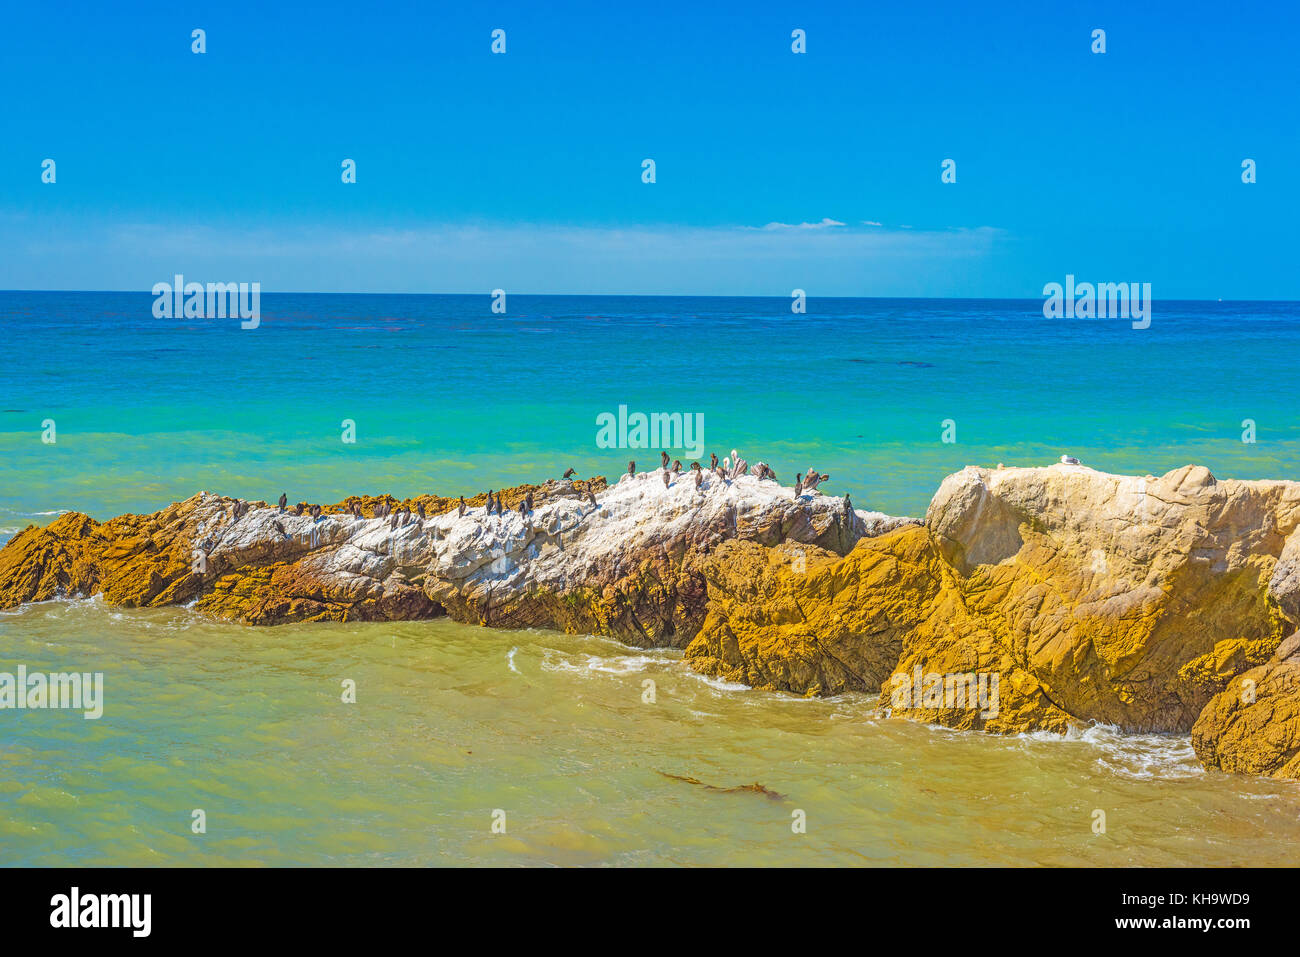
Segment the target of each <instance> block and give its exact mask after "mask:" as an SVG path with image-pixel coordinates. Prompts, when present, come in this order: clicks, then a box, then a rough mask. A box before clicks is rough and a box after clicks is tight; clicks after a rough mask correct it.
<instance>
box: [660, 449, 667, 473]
mask: <svg viewBox="0 0 1300 957" xmlns="http://www.w3.org/2000/svg"><path fill="white" fill-rule="evenodd" d="M659 455H660V456H661V457H662V461H661V462H660V463H659V467H660V468H661V469H664V470H665V471H667V469H668V453H667V452H660V453H659Z"/></svg>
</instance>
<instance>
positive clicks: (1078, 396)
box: [0, 293, 1300, 866]
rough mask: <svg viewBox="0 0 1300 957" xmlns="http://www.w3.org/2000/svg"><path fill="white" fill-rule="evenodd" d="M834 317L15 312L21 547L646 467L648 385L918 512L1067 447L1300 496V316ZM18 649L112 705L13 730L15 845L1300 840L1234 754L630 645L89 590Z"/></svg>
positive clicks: (278, 849)
mask: <svg viewBox="0 0 1300 957" xmlns="http://www.w3.org/2000/svg"><path fill="white" fill-rule="evenodd" d="M809 305H810V311H809V314H808V315H806V316H794V315H791V314H790V313H789V306H788V303H786V302H785V301H778V300H757V299H637V298H587V297H583V298H558V297H556V298H549V297H548V298H529V297H511V299H510V300H509V308H510V311H509V313H508V314H507V315H506V316H504V317H494V316H492V315H491V314H490V312H489V298H488V297H487V296H481V297H436V296H428V297H409V296H307V295H304V296H288V295H285V296H275V295H267V296H265V297H264V298H263V319H262V325H261V327H260V328H259V329H256V330H248V331H244V330H240V329H239V328H238V323H237V322H234V321H221V320H214V321H211V322H208V321H197V322H188V323H187V322H179V323H178V322H174V321H167V320H157V319H154V318H153V317H152V314H151V299H150V298H149V297H148V296H144V295H135V294H92V293H77V294H52V293H46V294H42V293H0V316H2V317H3V320H4V325H3V328H4V331H5V333H6V344H7V346H8V349H9V354H8V362H7V363H6V368H7V370H8V371H7V373H6V375H5V376H4V377H3V378H0V540H3V539H6V538H8V537H9V536H11V535H12V534H13V533H14V532H15V531H16V530H17V529H18V528H19V527H21V526H22V525H23V524H25V523H27V522H29V521H34V522H38V523H44V522H47V521H49V520H50V519H51V518H52V516H53V515H55V514H57V513H58V512H59V511H60V510H64V509H77V510H81V511H86V512H89V513H91V514H92V515H94V516H96V517H98V518H108V517H110V516H112V515H114V514H118V513H120V512H123V511H141V512H145V511H153V510H155V509H157V508H159V507H160V506H162V505H165V504H166V503H168V502H170V501H173V500H176V499H180V498H185V497H187V496H189V495H191V494H193V493H194V492H195V491H196V490H198V489H208V490H210V491H215V492H221V493H223V494H228V495H238V496H241V497H245V498H250V499H256V498H261V499H266V500H271V499H274V498H275V497H276V496H278V495H279V493H280V492H281V491H282V490H283V491H287V492H288V493H289V495H290V496H291V498H293V499H298V498H303V499H308V500H315V501H322V502H330V501H336V500H338V499H341V498H343V497H344V496H345V495H348V494H353V493H362V492H392V493H395V494H398V495H410V494H414V493H418V492H425V491H439V492H444V493H447V492H450V493H456V492H474V491H477V490H481V489H485V488H487V487H489V486H492V487H502V486H508V485H512V484H517V483H520V482H525V481H536V480H539V479H542V478H545V477H547V476H555V475H559V474H560V473H561V472H562V471H563V470H564V469H565V468H567V467H570V466H572V467H575V468H577V469H578V470H579V471H580V472H582V473H584V474H587V473H605V474H617V473H619V472H621V471H622V470H623V469H624V467H625V465H626V461H627V459H628V458H630V457H635V458H638V459H642V460H649V461H653V460H655V459H657V458H658V456H657V454H656V453H655V452H653V451H646V450H638V451H633V452H629V451H625V450H622V449H601V448H598V447H597V444H596V435H597V428H596V417H597V416H598V415H600V414H601V413H605V412H616V411H617V409H618V407H619V405H626V406H628V408H629V410H631V411H641V412H645V413H652V412H682V413H692V414H699V415H702V416H703V421H704V440H705V446H706V454H707V451H708V450H715V451H717V452H718V454H719V455H725V454H727V453H728V452H729V451H730V450H731V449H732V448H733V447H734V448H738V449H741V450H742V454H743V455H744V456H745V457H746V458H748V459H749V461H750V462H756V461H758V460H760V459H762V460H766V461H767V462H768V463H769V464H771V465H772V466H773V467H774V468H776V470H777V472H778V474H779V475H780V476H781V477H782V478H783V479H784V480H786V481H789V480H790V478H791V477H792V475H793V473H794V471H795V470H796V469H798V470H800V471H801V470H802V469H804V468H806V467H808V466H810V465H816V466H817V467H818V468H820V469H821V470H823V471H827V472H830V473H831V475H832V481H831V483H830V486H829V487H830V489H831V490H832V491H834V492H836V493H842V492H850V493H851V494H852V496H853V501H854V503H855V504H857V505H858V507H860V508H864V507H870V508H878V509H883V510H885V511H890V512H894V513H910V514H919V513H920V512H922V511H923V510H924V508H925V506H926V503H927V502H928V501H929V498H930V495H931V493H932V492H933V490H934V488H935V486H936V485H937V484H938V482H939V481H940V480H941V479H942V477H943V476H944V475H946V474H948V473H949V472H951V471H953V470H955V469H958V468H960V467H962V466H963V465H966V464H987V465H993V464H996V463H997V462H999V461H1001V462H1005V463H1007V464H1018V465H1028V464H1043V463H1047V462H1051V461H1054V460H1056V459H1057V458H1059V457H1060V455H1061V454H1062V453H1063V452H1069V453H1072V454H1074V455H1077V456H1078V457H1079V458H1080V459H1082V460H1083V461H1084V462H1085V463H1087V464H1089V465H1093V466H1095V467H1098V468H1103V469H1109V470H1114V471H1130V472H1139V473H1145V472H1148V471H1149V472H1153V473H1160V472H1163V471H1165V470H1167V469H1169V468H1173V467H1176V466H1179V465H1182V464H1185V463H1187V462H1198V463H1203V464H1205V465H1208V466H1209V467H1210V468H1211V469H1212V470H1213V471H1214V472H1215V473H1216V474H1217V475H1220V476H1224V477H1285V478H1296V477H1300V423H1298V422H1297V416H1296V409H1295V404H1296V400H1295V398H1294V390H1293V389H1292V388H1291V385H1290V383H1291V372H1292V369H1291V366H1292V364H1293V360H1294V357H1295V356H1296V355H1300V348H1297V347H1298V346H1300V306H1297V305H1296V304H1228V303H1224V304H1218V303H1215V304H1206V303H1200V304H1188V303H1164V304H1161V303H1156V307H1155V316H1154V320H1153V322H1152V325H1151V328H1150V329H1147V330H1133V329H1131V328H1130V326H1129V324H1128V323H1125V322H1105V321H1086V320H1081V321H1057V320H1052V321H1049V320H1045V319H1043V318H1042V315H1041V311H1040V310H1041V307H1040V304H1039V303H1038V302H950V301H922V300H918V301H901V300H900V301H883V300H874V301H873V300H859V301H855V300H831V301H817V300H814V301H811V302H810V304H809ZM345 418H346V419H352V420H354V421H355V423H356V429H357V441H356V443H355V444H345V443H343V442H342V441H340V435H341V422H342V420H344V419H345ZM1246 418H1250V419H1254V420H1255V422H1256V427H1257V434H1258V441H1257V442H1256V443H1254V444H1246V443H1243V442H1242V441H1241V433H1242V425H1241V422H1242V420H1243V419H1246ZM45 419H53V420H54V423H55V430H56V441H55V442H54V443H52V444H46V443H43V442H42V441H41V437H42V436H41V433H42V429H43V426H42V422H43V420H45ZM945 419H952V420H955V423H956V433H957V434H956V438H957V441H956V443H952V444H946V443H944V442H942V441H941V436H942V431H943V427H942V423H943V421H944V420H945ZM19 665H25V666H26V667H27V668H28V669H29V671H71V670H76V671H89V672H102V673H103V675H104V697H105V701H104V715H103V717H102V718H100V719H98V720H95V721H87V720H85V719H83V718H82V716H81V715H80V713H77V712H68V711H39V712H37V711H27V712H21V711H10V710H5V711H0V864H89V865H100V864H137V865H152V864H184V865H199V864H238V865H244V864H249V865H256V864H264V865H280V864H349V865H366V864H561V865H563V864H715V865H716V864H737V863H740V864H780V865H804V864H811V865H822V864H882V865H898V864H921V865H941V864H1012V865H1044V864H1045V865H1060V864H1077V865H1119V866H1130V865H1284V864H1289V863H1291V858H1292V857H1293V856H1294V855H1293V852H1292V849H1293V848H1294V847H1295V845H1296V843H1297V842H1300V787H1298V786H1297V785H1296V784H1295V782H1279V781H1269V780H1262V779H1253V778H1247V777H1240V776H1234V775H1226V774H1220V773H1217V772H1206V771H1204V770H1202V769H1201V767H1200V766H1199V764H1198V763H1197V761H1196V759H1195V756H1194V755H1193V753H1192V750H1191V746H1190V743H1189V741H1188V739H1187V738H1186V737H1185V736H1182V737H1179V736H1169V737H1158V736H1123V735H1119V734H1116V733H1114V732H1113V731H1112V730H1109V729H1105V728H1092V729H1089V730H1087V731H1085V732H1084V733H1082V734H1080V735H1075V736H1073V737H1071V738H1069V739H1060V738H1054V737H1052V736H1033V735H1031V736H1020V737H1014V738H993V737H988V736H982V735H966V734H960V733H953V732H950V731H946V730H944V729H937V728H931V727H927V726H923V725H918V724H913V723H911V722H907V721H901V720H881V719H879V718H877V717H876V715H875V707H874V701H873V700H872V699H871V698H869V697H866V696H861V695H843V696H840V697H837V698H833V699H827V700H815V701H809V700H805V699H801V698H795V697H792V696H787V695H780V694H769V693H764V692H755V691H752V690H749V689H745V688H743V687H739V686H733V685H723V684H719V683H717V682H710V681H706V680H704V679H702V678H701V677H699V676H698V675H695V674H693V673H692V672H691V671H690V670H689V669H688V668H687V667H686V665H685V663H684V661H683V660H682V658H681V654H680V652H672V651H650V652H647V651H645V650H642V649H635V648H627V647H624V646H621V645H618V644H617V643H615V642H611V641H607V640H604V639H600V638H595V637H592V636H583V635H559V634H554V633H548V632H542V631H526V632H502V631H497V630H494V629H486V628H477V627H473V626H469V625H461V624H457V623H454V622H450V621H447V620H445V619H442V620H437V621H431V622H403V623H376V624H345V625H335V624H315V625H290V626H284V627H278V628H267V629H261V628H259V629H252V628H245V627H243V626H240V625H237V624H232V623H229V622H219V621H212V620H207V619H204V618H202V617H201V616H198V615H197V614H195V613H194V612H192V611H190V610H187V609H181V608H164V609H119V608H111V607H108V606H106V605H104V603H103V602H102V601H101V600H98V599H94V598H89V599H80V600H76V599H74V600H61V601H56V602H49V603H45V604H37V605H29V606H26V607H23V608H18V609H10V610H6V611H2V612H0V672H6V673H13V672H15V671H16V670H17V668H18V666H19ZM345 679H348V680H353V681H355V682H356V687H357V701H356V703H355V704H347V703H344V702H343V701H342V700H341V694H340V688H341V682H342V681H343V680H345ZM647 680H650V681H653V682H654V683H655V688H656V695H655V697H654V700H653V701H650V702H648V701H647V700H646V698H645V689H646V685H645V682H646V681H647ZM755 784H757V785H761V786H762V788H763V789H764V790H755V789H747V786H749V785H755ZM195 809H202V810H203V811H204V812H205V814H206V820H207V831H206V833H203V834H195V833H194V832H193V831H192V829H191V822H192V814H193V811H194V810H195ZM496 811H501V812H503V813H504V815H505V822H506V828H505V832H504V833H494V831H493V829H492V825H493V822H494V817H493V815H494V812H496ZM1098 811H1102V812H1104V814H1105V816H1106V822H1107V830H1106V831H1105V832H1104V833H1101V834H1098V833H1096V832H1095V831H1094V822H1095V820H1096V815H1097V812H1098ZM799 815H803V818H804V819H805V820H806V830H805V831H803V832H797V831H796V830H794V829H793V827H792V822H793V821H794V820H795V819H796V818H797V817H798V816H799Z"/></svg>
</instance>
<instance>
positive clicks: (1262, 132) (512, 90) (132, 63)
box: [0, 0, 1300, 299]
mask: <svg viewBox="0 0 1300 957" xmlns="http://www.w3.org/2000/svg"><path fill="white" fill-rule="evenodd" d="M701 6H702V5H701V4H697V3H682V4H674V3H663V2H656V3H653V4H644V5H638V4H631V3H628V4H624V3H619V4H611V3H607V2H606V3H554V4H537V3H535V2H534V3H519V4H508V3H488V4H477V3H473V4H465V3H457V4H450V3H448V4H439V3H432V2H427V0H426V2H422V3H411V4H397V3H382V2H376V3H369V4H350V3H349V4H342V3H336V2H332V0H323V2H315V3H312V4H310V5H307V4H302V5H289V4H285V5H280V4H274V5H273V4H267V3H264V2H257V3H245V2H237V0H235V2H230V0H227V2H222V3H219V4H218V3H213V4H187V3H158V4H130V3H128V4H123V5H104V4H90V3H84V4H60V3H48V4H21V5H19V4H10V5H8V7H7V8H6V11H5V12H4V14H3V15H0V16H2V17H3V20H2V21H0V82H2V83H3V89H4V90H5V91H6V93H5V95H4V109H3V110H2V111H0V142H3V146H4V148H3V150H0V248H2V249H3V250H4V253H5V254H4V256H3V257H0V288H27V289H32V288H58V289H79V288H80V289H142V290H147V289H148V288H149V287H150V286H151V285H152V284H153V283H154V282H156V281H159V280H160V279H166V278H168V277H169V276H170V275H171V274H172V273H173V272H177V271H183V272H185V273H186V275H187V277H189V278H194V279H199V280H213V279H219V280H247V281H260V282H262V284H263V288H264V289H265V290H267V291H274V290H283V291H298V290H317V291H374V292H384V291H392V292H478V291H486V290H488V289H491V288H494V287H497V286H501V287H505V288H507V289H509V290H513V291H518V292H557V293H558V292H570V293H665V294H709V293H716V294H730V295H745V294H748V295H786V296H788V295H789V292H790V290H791V289H792V288H794V287H801V288H805V289H807V290H808V292H809V294H810V295H812V296H816V295H865V296H893V295H902V296H908V295H916V296H1025V297H1037V296H1039V295H1040V294H1041V289H1042V286H1043V284H1044V283H1046V282H1049V281H1053V280H1056V281H1060V280H1061V279H1063V277H1064V275H1065V274H1066V273H1067V272H1072V273H1074V274H1076V275H1078V276H1079V277H1080V278H1082V279H1089V280H1098V281H1144V282H1151V283H1152V284H1153V290H1154V294H1155V296H1156V297H1157V298H1220V297H1222V298H1225V299H1231V298H1255V299H1267V298H1274V299H1279V298H1281V299H1300V268H1297V266H1296V263H1295V253H1296V249H1297V245H1298V244H1297V242H1296V239H1295V235H1294V229H1295V223H1296V219H1297V215H1296V214H1297V212H1298V211H1300V68H1298V67H1297V62H1298V53H1297V50H1296V48H1295V38H1296V37H1297V36H1298V35H1300V29H1298V28H1300V6H1297V5H1295V4H1280V3H1257V2H1234V3H1214V4H1208V3H1195V2H1177V3H1174V2H1157V3H1149V4H1148V3H1144V4H1132V3H1088V4H1084V3H1060V2H1053V3H1042V2H1024V3H970V2H929V3H925V4H889V5H877V4H864V3H860V2H853V3H847V2H846V3H826V4H804V3H763V2H749V3H743V4H740V3H738V4H734V5H722V4H711V5H708V7H709V8H708V9H707V10H703V9H701ZM271 7H275V8H276V9H267V8H271ZM195 27H202V28H203V29H205V30H206V31H207V45H208V52H207V53H206V54H204V55H201V56H199V55H195V54H193V53H191V51H190V43H191V40H190V31H191V30H192V29H194V28H195ZM498 27H499V28H502V29H505V30H506V35H507V53H506V54H505V55H504V56H499V55H492V54H491V53H490V52H489V46H490V42H491V39H490V33H491V31H492V30H493V29H494V28H498ZM795 28H801V29H804V30H805V31H806V32H807V38H808V39H807V44H808V52H807V53H806V54H804V55H795V54H793V53H791V52H790V42H791V41H790V33H791V30H793V29H795ZM1095 28H1102V29H1105V30H1106V35H1107V52H1106V53H1105V54H1104V55H1096V54H1093V53H1092V52H1091V51H1090V45H1091V37H1090V34H1091V32H1092V30H1093V29H1095ZM47 157H49V158H53V159H55V161H56V163H57V164H58V165H57V182H56V183H55V184H54V185H46V184H42V183H41V181H40V173H41V169H40V164H41V161H42V160H43V159H45V158H47ZM647 157H650V158H653V159H654V160H655V161H656V164H657V182H656V183H655V184H653V185H646V184H643V183H642V182H641V161H642V160H643V159H644V158H647ZM344 158H352V159H355V160H356V162H357V164H358V172H357V179H358V181H357V183H356V184H354V185H344V184H342V183H341V182H340V163H341V161H342V160H343V159H344ZM947 158H951V159H954V160H955V161H956V163H957V182H956V183H955V184H951V185H948V184H943V183H941V182H940V164H941V162H942V161H943V160H944V159H947ZM1245 158H1252V159H1254V160H1256V161H1257V163H1258V179H1259V181H1258V182H1257V183H1256V184H1253V185H1249V186H1248V185H1244V184H1242V183H1241V179H1240V176H1241V161H1242V160H1243V159H1245ZM782 224H783V225H782ZM805 224H807V225H805ZM834 224H843V225H834Z"/></svg>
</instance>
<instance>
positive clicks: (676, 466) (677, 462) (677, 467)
mask: <svg viewBox="0 0 1300 957" xmlns="http://www.w3.org/2000/svg"><path fill="white" fill-rule="evenodd" d="M681 470H682V460H681V459H673V471H674V472H680V471H681Z"/></svg>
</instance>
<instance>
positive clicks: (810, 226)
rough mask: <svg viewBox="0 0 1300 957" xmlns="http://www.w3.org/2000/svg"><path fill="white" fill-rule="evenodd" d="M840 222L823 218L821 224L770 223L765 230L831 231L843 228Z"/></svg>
mask: <svg viewBox="0 0 1300 957" xmlns="http://www.w3.org/2000/svg"><path fill="white" fill-rule="evenodd" d="M843 225H844V224H843V223H841V222H840V221H839V220H836V219H829V218H823V219H822V221H821V222H820V223H768V224H767V225H766V226H764V227H763V228H764V229H829V228H831V227H832V226H843Z"/></svg>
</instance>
